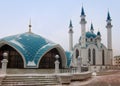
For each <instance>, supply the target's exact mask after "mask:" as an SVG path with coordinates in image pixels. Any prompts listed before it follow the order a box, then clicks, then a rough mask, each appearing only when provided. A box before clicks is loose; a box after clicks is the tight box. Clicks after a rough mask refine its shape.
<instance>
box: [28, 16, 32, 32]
mask: <svg viewBox="0 0 120 86" xmlns="http://www.w3.org/2000/svg"><path fill="white" fill-rule="evenodd" d="M31 27H32V25H31V18H30V20H29V33H31Z"/></svg>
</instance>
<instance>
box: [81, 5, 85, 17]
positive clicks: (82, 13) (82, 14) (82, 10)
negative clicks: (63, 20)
mask: <svg viewBox="0 0 120 86" xmlns="http://www.w3.org/2000/svg"><path fill="white" fill-rule="evenodd" d="M81 16H85V12H84V8H83V6H82V9H81Z"/></svg>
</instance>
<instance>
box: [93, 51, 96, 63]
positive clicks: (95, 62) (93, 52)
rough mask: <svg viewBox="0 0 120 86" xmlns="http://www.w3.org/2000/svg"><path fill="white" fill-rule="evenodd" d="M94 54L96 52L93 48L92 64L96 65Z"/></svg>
mask: <svg viewBox="0 0 120 86" xmlns="http://www.w3.org/2000/svg"><path fill="white" fill-rule="evenodd" d="M95 54H96V52H95V49H93V65H96V59H95V58H96V57H95Z"/></svg>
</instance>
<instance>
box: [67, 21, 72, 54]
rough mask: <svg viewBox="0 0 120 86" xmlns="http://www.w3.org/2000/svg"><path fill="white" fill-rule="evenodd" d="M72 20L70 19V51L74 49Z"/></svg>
mask: <svg viewBox="0 0 120 86" xmlns="http://www.w3.org/2000/svg"><path fill="white" fill-rule="evenodd" d="M72 28H73V26H72V21H71V20H70V25H69V32H68V33H69V51H70V52H72V51H73V30H72Z"/></svg>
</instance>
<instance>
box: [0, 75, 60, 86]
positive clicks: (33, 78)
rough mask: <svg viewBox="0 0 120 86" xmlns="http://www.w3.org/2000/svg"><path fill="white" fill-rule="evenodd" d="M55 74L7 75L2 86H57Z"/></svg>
mask: <svg viewBox="0 0 120 86" xmlns="http://www.w3.org/2000/svg"><path fill="white" fill-rule="evenodd" d="M58 84H59V83H58V81H57V78H56V76H55V75H33V74H32V75H7V76H6V77H5V78H4V79H3V80H2V82H1V86H56V85H58Z"/></svg>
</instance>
